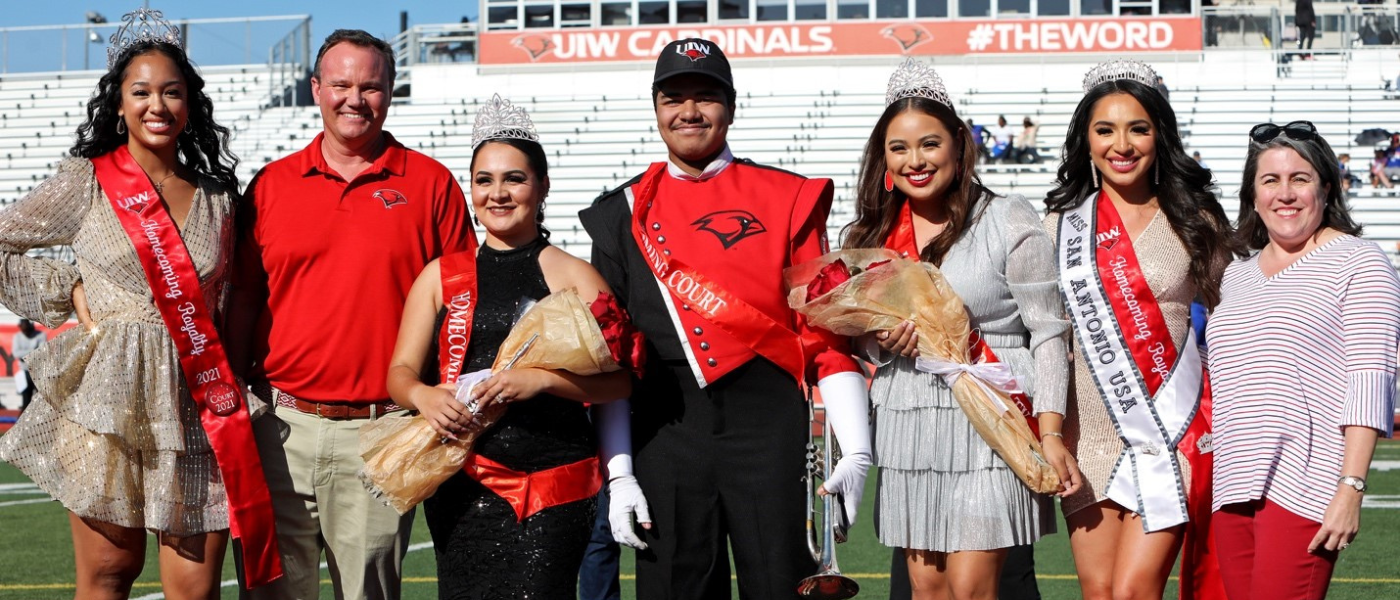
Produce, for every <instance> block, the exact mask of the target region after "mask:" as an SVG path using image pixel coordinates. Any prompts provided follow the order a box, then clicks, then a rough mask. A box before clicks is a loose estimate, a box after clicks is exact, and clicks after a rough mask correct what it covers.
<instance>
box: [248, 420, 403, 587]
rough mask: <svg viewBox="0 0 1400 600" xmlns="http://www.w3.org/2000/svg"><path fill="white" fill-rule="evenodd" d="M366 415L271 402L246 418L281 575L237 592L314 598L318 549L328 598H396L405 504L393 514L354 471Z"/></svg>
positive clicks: (360, 462)
mask: <svg viewBox="0 0 1400 600" xmlns="http://www.w3.org/2000/svg"><path fill="white" fill-rule="evenodd" d="M368 422H369V419H349V420H342V421H334V420H331V419H322V418H320V417H317V416H315V415H308V414H305V413H302V412H299V411H297V410H294V409H290V408H285V407H278V406H274V407H272V408H271V409H270V410H269V411H268V412H267V414H265V415H263V416H262V418H260V419H258V420H256V421H254V422H253V434H254V436H255V437H256V438H257V444H258V453H259V454H260V455H261V457H262V464H263V472H264V473H265V474H266V475H267V485H268V489H269V491H271V493H272V509H273V512H274V513H276V517H277V543H278V546H279V547H280V550H281V553H282V569H283V571H284V572H285V575H284V576H283V577H282V578H281V579H279V580H277V581H275V582H273V583H271V584H269V585H266V586H263V587H260V588H257V589H255V590H251V591H250V590H241V592H240V597H242V598H247V599H252V600H264V599H276V600H284V599H313V598H318V597H319V596H320V588H321V569H320V562H321V551H322V550H325V552H326V563H327V566H328V567H329V569H330V579H331V582H332V584H333V585H334V586H335V597H336V598H338V599H349V600H360V599H365V600H380V599H383V600H397V599H398V598H399V584H400V580H401V578H402V576H403V572H402V567H403V557H404V554H405V553H407V552H408V540H409V532H410V529H411V528H412V526H413V511H409V513H408V514H406V515H404V516H402V517H400V516H399V515H398V513H396V512H394V509H392V508H389V507H388V506H385V505H384V504H382V503H380V502H379V501H378V500H376V499H374V497H372V496H370V495H369V492H367V491H365V487H364V484H362V483H360V480H359V478H357V477H356V476H355V473H356V472H357V471H359V469H360V467H362V466H364V461H363V460H361V459H360V451H359V440H360V426H361V425H364V424H365V423H368Z"/></svg>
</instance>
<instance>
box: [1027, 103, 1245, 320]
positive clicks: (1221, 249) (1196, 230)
mask: <svg viewBox="0 0 1400 600" xmlns="http://www.w3.org/2000/svg"><path fill="white" fill-rule="evenodd" d="M1113 94H1127V95H1129V96H1132V97H1133V98H1134V99H1136V100H1137V101H1138V103H1139V104H1141V105H1142V107H1143V109H1144V110H1146V111H1147V114H1148V115H1150V116H1151V118H1152V125H1153V128H1154V129H1155V130H1156V132H1157V136H1156V150H1157V160H1156V166H1155V167H1154V168H1156V169H1158V174H1157V180H1158V181H1159V182H1160V183H1155V184H1151V185H1152V188H1153V191H1155V192H1156V193H1157V198H1158V201H1159V202H1158V203H1159V205H1160V208H1161V211H1162V214H1163V215H1166V217H1167V222H1168V223H1169V224H1170V225H1171V227H1172V231H1173V232H1175V233H1176V236H1177V237H1178V238H1180V239H1181V243H1182V245H1183V246H1185V247H1186V252H1187V253H1188V254H1190V258H1191V265H1190V272H1189V275H1190V278H1191V282H1192V283H1193V284H1194V285H1195V287H1196V293H1197V294H1199V295H1200V297H1201V299H1202V300H1203V301H1204V303H1205V305H1206V307H1208V308H1214V307H1215V305H1216V304H1217V303H1218V302H1220V274H1219V273H1217V272H1216V271H1217V269H1218V266H1219V265H1222V264H1225V263H1227V262H1229V259H1231V258H1234V257H1236V256H1239V255H1240V254H1242V252H1241V251H1240V248H1239V243H1238V242H1237V241H1236V239H1235V236H1234V230H1233V229H1232V228H1231V227H1230V219H1229V217H1227V216H1226V215H1225V209H1224V208H1222V207H1221V206H1220V200H1219V199H1218V198H1216V196H1215V191H1214V190H1215V189H1216V188H1215V181H1214V177H1213V176H1212V175H1211V172H1210V170H1209V169H1207V168H1205V167H1202V166H1201V165H1200V164H1199V163H1197V162H1196V161H1195V160H1192V159H1191V157H1190V156H1188V155H1187V154H1186V148H1185V147H1184V145H1183V144H1182V142H1181V133H1180V132H1179V131H1178V130H1177V122H1176V112H1175V111H1173V110H1172V107H1171V104H1169V103H1168V102H1167V99H1166V98H1165V97H1163V96H1162V94H1161V92H1158V91H1157V90H1155V89H1153V88H1151V87H1148V86H1146V85H1143V84H1141V83H1138V82H1136V81H1132V80H1127V79H1119V80H1112V81H1105V82H1103V83H1100V84H1099V85H1097V86H1095V87H1094V88H1093V89H1091V90H1089V92H1088V93H1086V94H1085V95H1084V98H1083V99H1082V100H1080V101H1079V106H1077V107H1075V109H1074V116H1073V117H1072V118H1071V119H1070V123H1069V135H1067V136H1065V145H1064V149H1063V150H1062V152H1061V157H1060V160H1061V162H1060V169H1059V172H1058V173H1057V175H1056V181H1055V187H1054V189H1052V190H1050V193H1049V194H1048V195H1047V196H1046V197H1045V208H1046V210H1048V211H1050V212H1059V213H1063V212H1065V211H1068V210H1071V209H1074V208H1078V207H1079V205H1080V204H1083V203H1084V202H1085V201H1086V200H1088V199H1090V198H1094V197H1096V196H1097V192H1098V190H1097V189H1095V188H1096V187H1097V183H1096V178H1095V176H1094V173H1093V169H1092V157H1091V156H1090V153H1089V129H1090V123H1089V121H1090V119H1092V118H1093V113H1094V107H1095V106H1096V105H1097V104H1098V103H1099V100H1102V99H1103V98H1105V97H1107V96H1111V95H1113Z"/></svg>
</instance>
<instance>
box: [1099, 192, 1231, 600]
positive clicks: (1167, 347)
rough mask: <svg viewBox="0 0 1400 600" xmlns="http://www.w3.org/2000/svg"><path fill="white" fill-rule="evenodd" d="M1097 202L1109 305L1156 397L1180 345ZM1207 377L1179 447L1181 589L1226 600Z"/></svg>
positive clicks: (1122, 230)
mask: <svg viewBox="0 0 1400 600" xmlns="http://www.w3.org/2000/svg"><path fill="white" fill-rule="evenodd" d="M1096 202H1098V205H1097V206H1096V207H1095V210H1096V213H1097V218H1096V221H1097V223H1098V227H1097V228H1096V231H1095V232H1094V246H1095V252H1097V254H1098V260H1097V262H1098V269H1099V278H1100V281H1102V282H1103V283H1104V286H1103V287H1104V291H1105V292H1106V293H1107V295H1108V299H1109V305H1110V306H1112V307H1113V312H1114V314H1115V315H1116V316H1117V319H1118V323H1119V324H1120V326H1121V327H1122V328H1123V338H1124V341H1125V342H1126V345H1127V347H1128V349H1129V351H1130V353H1131V354H1132V356H1133V362H1135V363H1137V366H1138V371H1140V372H1141V373H1142V377H1143V380H1144V381H1145V382H1146V384H1147V389H1148V392H1149V393H1150V394H1153V395H1155V394H1156V393H1157V390H1158V389H1160V388H1161V386H1162V382H1163V381H1164V379H1165V377H1166V376H1167V374H1168V373H1170V372H1171V368H1172V366H1173V365H1175V364H1176V359H1177V350H1176V345H1175V344H1174V343H1173V342H1172V339H1171V333H1170V331H1169V330H1168V329H1167V322H1166V319H1165V318H1164V317H1163V316H1162V308H1161V306H1159V305H1158V304H1157V297H1156V296H1155V295H1153V294H1152V289H1151V288H1150V287H1148V285H1147V277H1146V276H1145V275H1143V273H1142V266H1141V265H1140V264H1139V263H1138V258H1137V252H1135V251H1134V250H1133V242H1132V240H1131V239H1129V237H1128V233H1127V228H1126V227H1124V226H1123V221H1122V219H1121V218H1120V217H1119V216H1118V210H1117V209H1115V208H1114V207H1113V202H1112V201H1110V200H1109V199H1108V197H1107V196H1104V195H1103V194H1102V193H1100V195H1099V197H1098V198H1097V199H1096ZM1115 265H1116V268H1117V269H1118V270H1119V271H1121V272H1122V273H1123V276H1124V277H1125V278H1126V280H1127V282H1126V285H1111V283H1112V282H1116V281H1117V277H1116V276H1115V273H1114V270H1115ZM1125 288H1126V290H1127V291H1130V292H1131V293H1132V294H1133V299H1132V300H1133V302H1135V303H1136V304H1137V306H1138V309H1139V310H1137V311H1133V310H1132V309H1131V307H1130V306H1129V302H1128V299H1127V298H1126V292H1125ZM1203 371H1204V370H1203ZM1201 377H1202V379H1203V380H1204V381H1205V384H1204V386H1203V389H1202V392H1201V399H1200V406H1199V408H1198V409H1197V410H1196V414H1195V416H1194V417H1192V420H1191V424H1190V425H1189V426H1188V427H1187V429H1186V433H1185V435H1184V436H1183V437H1182V439H1181V441H1180V442H1179V443H1178V444H1177V449H1178V450H1180V451H1181V453H1182V454H1184V455H1185V456H1186V460H1187V462H1188V463H1190V465H1191V488H1190V489H1189V490H1187V492H1186V495H1187V514H1188V515H1189V516H1190V521H1188V522H1187V524H1186V532H1185V541H1184V542H1183V548H1184V550H1185V551H1184V552H1183V553H1182V558H1181V561H1182V562H1181V582H1180V583H1181V585H1180V589H1181V597H1182V598H1224V597H1225V592H1224V587H1223V586H1222V584H1221V582H1220V572H1219V563H1218V562H1217V561H1216V558H1217V557H1216V556H1215V541H1214V539H1213V538H1212V536H1211V534H1210V517H1211V512H1210V511H1211V485H1210V474H1211V469H1212V463H1213V462H1214V461H1213V459H1212V457H1213V455H1212V454H1211V453H1209V452H1203V451H1202V450H1203V448H1202V443H1201V442H1202V438H1204V437H1205V436H1209V435H1210V408H1211V400H1210V379H1209V374H1208V373H1205V372H1202V374H1201ZM1209 443H1210V442H1209V441H1208V440H1207V441H1206V442H1205V444H1209Z"/></svg>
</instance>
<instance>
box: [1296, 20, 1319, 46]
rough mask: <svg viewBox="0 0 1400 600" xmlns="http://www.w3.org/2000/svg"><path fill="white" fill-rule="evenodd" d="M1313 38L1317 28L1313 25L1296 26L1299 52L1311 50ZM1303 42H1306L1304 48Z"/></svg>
mask: <svg viewBox="0 0 1400 600" xmlns="http://www.w3.org/2000/svg"><path fill="white" fill-rule="evenodd" d="M1315 36H1317V26H1315V25H1299V26H1298V49H1299V50H1312V46H1313V38H1314V37H1315ZM1304 41H1306V42H1307V45H1306V46H1305V45H1304Z"/></svg>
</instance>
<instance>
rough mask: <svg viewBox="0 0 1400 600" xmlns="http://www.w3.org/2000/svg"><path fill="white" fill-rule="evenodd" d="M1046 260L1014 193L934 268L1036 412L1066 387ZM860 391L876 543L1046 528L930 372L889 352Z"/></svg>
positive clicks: (939, 546)
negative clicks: (870, 415) (866, 410)
mask: <svg viewBox="0 0 1400 600" xmlns="http://www.w3.org/2000/svg"><path fill="white" fill-rule="evenodd" d="M1054 260H1055V258H1054V251H1053V247H1052V246H1051V243H1050V240H1049V238H1047V237H1046V235H1045V233H1044V231H1042V229H1041V225H1040V217H1039V216H1038V215H1037V214H1036V212H1035V209H1033V208H1032V207H1031V205H1030V203H1028V202H1026V200H1025V199H1024V198H1022V197H1019V196H1013V197H1008V198H997V199H994V200H992V202H991V204H990V205H989V206H988V207H987V209H986V212H985V213H984V214H983V215H982V216H981V218H980V219H979V220H978V221H976V222H975V223H974V224H973V225H972V227H971V229H969V230H968V232H967V233H966V234H964V235H963V237H962V239H960V240H959V241H958V242H957V243H956V244H954V245H953V247H952V248H951V249H950V250H949V252H948V255H947V256H946V257H945V258H944V261H943V266H942V270H943V275H944V276H945V277H946V278H947V280H948V283H949V284H950V285H951V286H952V288H953V290H954V291H955V292H957V293H958V295H959V296H960V297H961V298H962V300H963V303H964V304H965V305H966V306H967V309H968V312H969V314H970V315H971V316H972V325H973V327H976V328H980V330H981V331H982V335H983V336H984V337H985V338H986V340H987V342H988V344H989V345H991V346H992V349H993V351H994V352H995V353H996V354H997V356H998V357H999V358H1000V359H1001V360H1002V361H1003V362H1005V363H1007V364H1008V365H1010V367H1011V370H1012V372H1014V373H1015V374H1016V375H1017V376H1018V377H1020V378H1021V380H1022V382H1023V384H1024V385H1025V389H1027V390H1029V391H1031V395H1032V399H1033V402H1034V405H1035V410H1036V412H1037V413H1039V412H1059V413H1063V412H1064V410H1065V389H1066V386H1067V385H1068V384H1067V382H1068V374H1067V371H1068V364H1067V362H1066V360H1065V353H1066V340H1065V336H1066V334H1067V332H1068V322H1067V321H1066V320H1065V319H1064V317H1063V309H1062V308H1061V306H1060V296H1059V291H1058V289H1057V288H1056V282H1055V263H1054ZM861 345H862V346H864V347H866V348H869V347H870V345H869V344H861ZM871 358H876V359H877V362H880V361H879V360H878V359H879V358H888V357H871ZM870 397H871V400H872V401H873V404H874V406H875V418H874V428H875V443H874V450H875V464H876V465H878V466H879V485H878V488H877V489H878V492H877V497H876V518H875V520H876V534H877V536H878V537H879V539H880V542H881V543H883V544H885V545H887V546H893V547H898V548H914V549H920V550H933V551H938V552H957V551H962V550H990V549H995V548H1006V547H1010V546H1017V545H1022V544H1029V543H1032V542H1034V541H1035V540H1037V539H1039V538H1040V537H1041V536H1042V535H1046V534H1049V533H1053V532H1054V531H1055V521H1054V518H1053V510H1054V508H1053V505H1052V503H1051V502H1050V501H1049V498H1048V497H1047V496H1043V495H1039V494H1035V493H1033V492H1031V490H1030V489H1029V488H1027V487H1026V486H1025V485H1024V484H1022V483H1021V480H1020V479H1018V478H1017V477H1016V475H1015V473H1013V472H1012V471H1011V468H1010V467H1009V466H1007V464H1006V462H1005V461H1003V460H1002V459H1001V457H1000V456H998V455H997V454H996V452H994V451H993V450H992V449H991V447H989V446H988V445H987V443H986V442H985V441H983V440H982V437H981V436H980V435H978V433H977V431H976V430H974V429H973V428H972V423H971V422H969V421H968V419H967V416H966V415H964V414H963V411H962V409H961V408H959V407H958V404H957V401H956V400H955V399H954V398H953V394H952V392H951V391H950V390H949V389H948V386H947V385H946V384H944V383H943V381H942V379H940V378H939V377H938V376H936V375H931V374H929V373H924V372H922V371H918V370H916V369H915V368H914V361H913V360H911V359H907V358H897V359H895V360H894V361H893V362H891V363H888V364H886V365H885V366H882V367H881V368H880V369H879V370H877V371H876V373H875V381H874V383H873V384H872V386H871V389H870Z"/></svg>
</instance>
